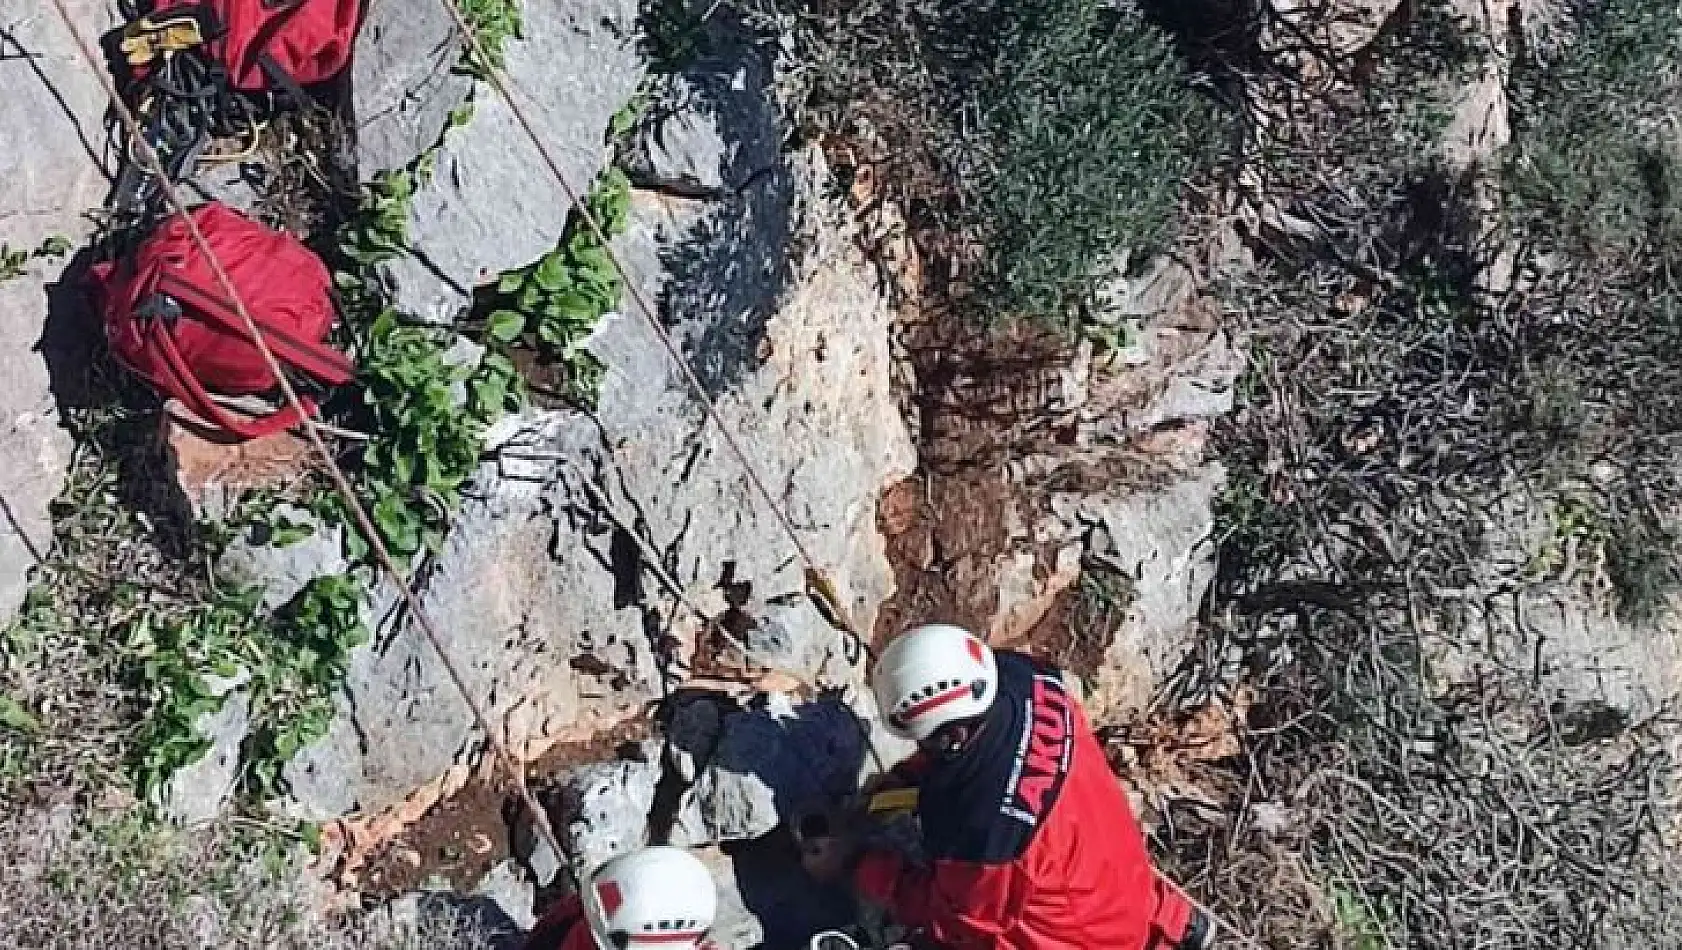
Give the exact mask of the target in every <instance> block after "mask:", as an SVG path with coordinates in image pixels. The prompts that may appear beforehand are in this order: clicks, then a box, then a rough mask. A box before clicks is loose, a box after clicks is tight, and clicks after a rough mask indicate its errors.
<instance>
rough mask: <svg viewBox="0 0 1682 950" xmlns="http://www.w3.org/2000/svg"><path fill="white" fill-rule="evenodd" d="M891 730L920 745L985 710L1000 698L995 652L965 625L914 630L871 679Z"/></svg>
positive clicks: (896, 645) (884, 653)
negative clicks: (943, 728) (939, 732)
mask: <svg viewBox="0 0 1682 950" xmlns="http://www.w3.org/2000/svg"><path fill="white" fill-rule="evenodd" d="M871 686H872V687H873V688H874V689H875V691H876V704H877V705H878V706H880V707H881V709H882V711H883V713H884V714H885V715H886V716H887V720H888V730H889V731H890V732H893V733H894V734H895V735H897V736H900V737H901V738H904V739H916V740H918V741H922V740H924V739H927V738H928V737H929V736H932V735H934V734H935V732H936V731H937V730H939V729H940V727H941V726H944V725H946V724H947V723H952V722H960V721H962V720H965V719H971V718H974V717H976V716H979V715H981V714H982V713H984V712H986V711H987V710H988V709H989V708H990V707H992V705H993V698H994V697H995V696H997V695H998V694H999V666H998V661H997V660H995V659H994V658H993V651H992V650H991V649H989V648H988V646H987V644H985V643H982V642H981V641H980V640H979V639H977V638H976V637H975V635H973V634H971V633H970V632H969V631H968V630H965V629H964V628H963V627H954V626H951V625H950V624H943V623H935V624H929V625H927V626H923V627H914V628H912V629H910V630H907V631H905V632H904V633H902V634H900V635H899V637H898V639H896V640H894V642H892V643H890V644H888V648H887V649H886V650H883V651H882V655H881V657H879V658H878V659H877V660H876V670H875V672H874V673H873V674H872V676H871Z"/></svg>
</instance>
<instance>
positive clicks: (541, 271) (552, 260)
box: [532, 251, 572, 293]
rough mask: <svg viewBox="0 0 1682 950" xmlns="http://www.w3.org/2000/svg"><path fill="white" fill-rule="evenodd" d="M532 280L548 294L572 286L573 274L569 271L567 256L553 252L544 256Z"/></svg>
mask: <svg viewBox="0 0 1682 950" xmlns="http://www.w3.org/2000/svg"><path fill="white" fill-rule="evenodd" d="M532 279H533V280H535V281H537V286H539V287H541V288H542V289H543V290H545V291H547V292H548V293H555V292H556V291H558V290H561V289H563V288H565V287H566V286H567V285H569V284H571V283H572V274H571V273H569V272H568V270H567V262H566V255H564V254H560V253H558V252H553V251H551V252H550V253H548V254H545V255H543V261H542V262H541V263H539V264H538V265H537V270H536V271H534V272H533V273H532Z"/></svg>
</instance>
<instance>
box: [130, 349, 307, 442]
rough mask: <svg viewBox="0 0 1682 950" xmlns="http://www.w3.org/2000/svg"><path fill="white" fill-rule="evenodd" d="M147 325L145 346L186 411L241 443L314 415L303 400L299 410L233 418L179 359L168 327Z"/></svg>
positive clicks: (288, 426) (184, 362) (288, 427)
mask: <svg viewBox="0 0 1682 950" xmlns="http://www.w3.org/2000/svg"><path fill="white" fill-rule="evenodd" d="M148 325H149V327H150V330H151V332H150V333H148V334H147V342H148V344H149V345H151V347H152V348H153V350H155V351H156V352H157V353H158V355H160V356H162V357H163V361H164V365H165V366H167V367H168V368H169V371H170V375H172V376H173V377H174V378H175V382H176V386H175V389H176V391H177V395H179V396H180V397H181V399H182V401H183V402H185V403H187V408H189V409H191V410H192V411H193V412H194V413H196V414H197V415H198V416H199V417H200V418H203V419H206V420H209V421H210V422H212V423H214V424H215V425H217V426H220V427H221V428H223V429H226V430H227V431H229V432H232V433H233V434H234V435H237V436H239V437H240V438H242V439H260V438H262V437H264V436H266V435H274V434H275V433H277V432H283V431H285V430H287V429H290V428H292V427H293V426H295V425H297V424H299V423H300V422H303V421H304V416H305V415H306V414H307V415H314V414H315V403H314V401H313V400H311V399H309V398H308V397H304V398H301V399H299V406H287V407H285V408H283V409H280V410H278V411H276V412H273V413H270V414H269V415H267V416H264V417H263V418H261V419H242V418H240V417H239V416H236V415H234V414H233V413H231V412H229V411H228V410H226V409H224V408H222V405H221V404H220V403H218V402H217V401H216V400H214V399H212V398H211V397H210V393H208V392H206V391H205V388H204V384H203V383H201V382H199V378H198V376H196V375H194V373H193V370H192V368H191V367H189V366H188V365H187V361H186V360H184V359H183V358H182V357H181V350H180V349H179V348H177V347H176V345H175V337H174V335H173V334H171V333H170V332H169V326H168V324H167V323H166V322H165V321H163V320H151V321H149V322H148Z"/></svg>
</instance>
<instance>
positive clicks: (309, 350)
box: [157, 271, 356, 386]
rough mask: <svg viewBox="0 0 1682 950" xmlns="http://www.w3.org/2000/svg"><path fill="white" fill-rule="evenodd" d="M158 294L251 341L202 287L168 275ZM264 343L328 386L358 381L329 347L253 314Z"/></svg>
mask: <svg viewBox="0 0 1682 950" xmlns="http://www.w3.org/2000/svg"><path fill="white" fill-rule="evenodd" d="M157 288H158V292H159V293H162V294H167V295H168V296H171V297H174V298H175V299H176V300H179V301H181V302H182V303H183V304H186V305H187V306H189V307H192V308H193V310H194V311H195V312H197V313H200V314H203V315H204V316H205V317H208V318H209V319H211V320H213V321H215V322H216V323H217V324H218V325H219V326H221V327H222V328H223V329H224V330H227V331H228V332H230V333H232V334H234V335H236V336H239V337H240V338H242V339H245V340H250V339H251V330H250V328H249V327H247V326H246V325H245V320H243V319H242V318H241V317H240V316H239V313H238V312H237V311H236V310H234V308H233V305H232V304H230V303H229V302H228V301H227V299H226V298H224V297H221V296H219V295H217V294H212V293H208V292H206V291H205V290H204V289H203V288H202V287H199V286H198V285H196V284H193V283H190V282H188V281H185V280H182V279H181V278H180V277H178V276H176V275H175V274H173V273H170V272H168V271H165V272H164V273H162V274H160V275H159V276H158V284H157ZM252 319H254V320H256V321H257V323H258V328H259V330H260V331H261V332H262V334H263V339H264V340H265V341H267V342H268V344H269V346H270V348H271V349H273V350H274V354H275V357H276V358H277V359H279V360H280V361H281V362H282V363H285V364H286V365H288V366H291V367H293V368H295V369H298V370H301V371H302V372H304V373H305V374H307V375H308V376H309V377H310V378H312V379H314V380H315V381H317V382H319V383H321V384H323V385H326V386H343V385H344V384H346V383H348V382H350V381H351V380H352V379H355V378H356V367H355V366H354V365H352V363H351V361H350V358H349V357H347V356H345V355H344V354H343V353H340V352H339V351H338V350H336V349H334V348H333V347H331V346H328V345H327V344H325V343H319V342H316V341H314V340H306V339H304V338H302V337H299V336H296V335H294V334H292V333H290V332H289V331H287V330H284V329H282V328H280V327H277V326H272V325H269V324H266V323H265V322H264V321H263V320H262V318H261V317H260V316H259V315H258V314H255V313H254V314H252Z"/></svg>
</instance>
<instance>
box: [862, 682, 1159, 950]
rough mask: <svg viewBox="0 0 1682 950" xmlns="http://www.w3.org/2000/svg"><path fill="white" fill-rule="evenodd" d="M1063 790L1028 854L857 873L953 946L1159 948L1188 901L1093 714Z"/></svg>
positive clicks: (888, 864) (886, 865)
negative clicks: (1137, 811)
mask: <svg viewBox="0 0 1682 950" xmlns="http://www.w3.org/2000/svg"><path fill="white" fill-rule="evenodd" d="M1075 732H1076V738H1075V746H1074V756H1073V760H1072V764H1071V766H1070V769H1069V775H1068V778H1067V780H1066V781H1065V784H1064V787H1063V791H1062V794H1061V796H1060V797H1059V798H1058V800H1057V802H1056V803H1055V804H1054V805H1052V806H1051V809H1050V812H1049V814H1048V816H1047V817H1046V819H1045V823H1044V825H1043V826H1041V827H1040V829H1039V830H1038V832H1037V833H1036V834H1035V836H1034V840H1033V841H1032V843H1030V844H1029V845H1028V847H1027V850H1026V851H1024V852H1023V853H1022V855H1021V857H1019V858H1017V859H1016V860H1014V861H1009V862H1003V863H997V864H984V863H973V862H966V861H944V860H943V861H936V862H935V863H934V865H933V866H932V867H927V868H917V867H912V866H910V865H908V864H906V863H904V862H902V861H901V860H900V859H899V858H898V857H897V856H896V855H893V854H890V853H887V852H872V853H870V854H868V855H866V856H865V858H864V860H863V861H862V862H861V863H860V865H859V868H858V871H857V872H856V874H855V878H854V883H855V884H856V885H857V887H858V889H859V892H860V893H861V894H863V895H864V896H866V897H868V898H870V899H871V900H874V901H876V902H877V903H879V904H883V905H885V906H886V907H888V909H889V911H890V912H891V913H892V914H893V915H894V917H895V918H896V919H898V920H899V921H900V922H902V923H904V924H907V925H909V926H913V927H920V928H924V929H925V932H926V934H927V936H928V938H929V939H930V940H931V941H932V942H933V944H934V945H935V946H938V947H943V948H949V950H1157V948H1167V947H1172V946H1174V945H1175V944H1177V943H1178V942H1179V941H1180V940H1181V939H1182V938H1183V937H1184V936H1185V933H1186V929H1187V927H1188V926H1189V925H1190V922H1191V914H1192V907H1191V905H1190V904H1189V903H1188V902H1187V901H1186V900H1185V898H1184V897H1182V896H1180V894H1179V893H1178V892H1176V891H1175V890H1174V889H1173V888H1172V887H1171V886H1170V885H1168V884H1167V882H1165V881H1163V880H1162V879H1161V878H1160V877H1158V876H1157V874H1156V872H1155V870H1154V869H1153V868H1152V867H1151V864H1150V857H1149V855H1148V854H1147V853H1146V852H1145V843H1144V837H1143V836H1142V835H1141V834H1140V832H1139V827H1138V824H1137V823H1136V822H1135V821H1134V818H1133V810H1132V808H1131V807H1130V806H1129V805H1128V803H1127V796H1126V795H1125V794H1124V793H1123V792H1122V790H1121V785H1120V783H1119V782H1118V781H1117V780H1116V777H1115V776H1114V775H1113V774H1111V772H1110V768H1109V764H1108V763H1107V762H1106V761H1105V758H1104V751H1103V749H1102V748H1101V747H1100V746H1099V744H1098V741H1097V739H1096V738H1095V737H1094V736H1093V734H1092V729H1091V727H1090V726H1089V725H1088V724H1087V722H1086V718H1085V717H1084V716H1083V715H1081V714H1080V712H1079V710H1078V709H1077V710H1076V711H1075Z"/></svg>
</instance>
